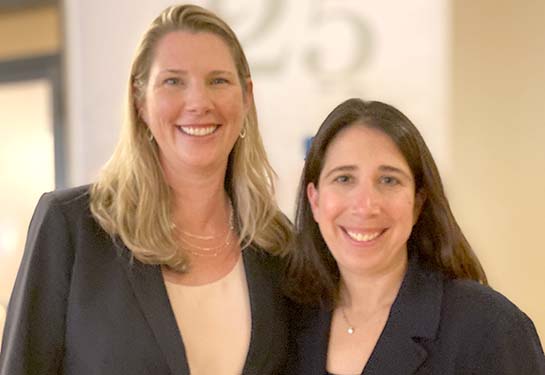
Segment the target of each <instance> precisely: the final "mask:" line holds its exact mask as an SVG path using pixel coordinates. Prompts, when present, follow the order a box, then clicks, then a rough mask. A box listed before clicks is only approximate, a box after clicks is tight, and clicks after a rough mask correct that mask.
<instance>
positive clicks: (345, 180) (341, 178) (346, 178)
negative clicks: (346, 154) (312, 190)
mask: <svg viewBox="0 0 545 375" xmlns="http://www.w3.org/2000/svg"><path fill="white" fill-rule="evenodd" d="M334 181H335V182H338V183H341V184H346V183H348V182H350V181H352V177H350V176H346V175H342V176H337V177H335V180H334Z"/></svg>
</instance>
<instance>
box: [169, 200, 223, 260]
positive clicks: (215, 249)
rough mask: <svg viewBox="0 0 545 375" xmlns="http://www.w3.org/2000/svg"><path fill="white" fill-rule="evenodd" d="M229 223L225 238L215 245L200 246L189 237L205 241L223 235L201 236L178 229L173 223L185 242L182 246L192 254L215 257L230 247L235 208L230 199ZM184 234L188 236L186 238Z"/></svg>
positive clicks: (180, 238) (181, 239)
mask: <svg viewBox="0 0 545 375" xmlns="http://www.w3.org/2000/svg"><path fill="white" fill-rule="evenodd" d="M229 211H230V212H229V225H228V228H227V232H226V233H225V234H224V236H225V238H224V240H223V241H222V242H221V243H220V244H219V245H215V246H200V245H197V244H195V243H192V242H191V241H190V240H189V238H195V239H200V240H203V241H212V240H216V239H217V238H219V237H222V236H201V235H198V234H194V233H190V232H186V231H183V230H181V229H177V228H176V225H175V224H173V229H175V230H176V229H177V232H178V233H179V236H178V239H179V240H180V241H181V242H183V246H182V248H183V249H184V250H186V251H189V252H190V253H191V254H193V255H195V256H201V257H206V256H209V257H215V256H217V255H218V254H220V253H221V252H222V251H223V250H224V249H226V248H227V247H229V246H230V245H231V234H232V232H233V231H234V212H233V211H234V210H233V205H232V204H231V201H229ZM184 236H185V237H186V238H184Z"/></svg>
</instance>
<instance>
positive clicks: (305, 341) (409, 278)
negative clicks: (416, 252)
mask: <svg viewBox="0 0 545 375" xmlns="http://www.w3.org/2000/svg"><path fill="white" fill-rule="evenodd" d="M442 295H443V278H442V276H441V275H440V274H439V273H437V272H434V271H430V270H428V269H426V268H425V267H424V266H423V265H422V264H421V263H420V262H419V260H418V258H417V257H416V256H413V257H412V258H411V259H410V261H409V267H408V269H407V273H406V274H405V277H404V279H403V282H402V284H401V288H400V289H399V292H398V295H397V297H396V299H395V301H394V304H393V305H392V308H391V309H390V315H389V317H388V321H387V322H386V326H385V327H384V330H383V331H382V334H381V335H380V337H379V340H378V342H377V345H376V346H375V349H374V350H373V353H372V354H371V357H370V358H369V361H368V362H367V364H366V366H365V369H364V370H365V372H364V373H365V375H379V374H380V375H382V374H396V375H405V374H414V373H415V372H416V370H417V369H418V368H419V367H420V366H421V365H422V363H423V362H424V361H425V359H426V358H427V355H428V354H427V351H426V349H425V347H424V346H423V345H421V344H420V340H422V339H424V340H425V339H433V338H435V337H436V335H437V331H438V328H439V319H440V309H441V299H442ZM300 319H301V326H302V328H301V330H300V332H301V335H300V336H299V337H298V339H297V340H298V343H297V345H298V347H299V350H300V352H299V355H300V356H301V359H302V362H304V363H305V364H304V366H305V373H309V374H323V373H324V372H325V368H326V358H327V349H328V343H329V331H330V327H331V311H327V310H324V309H321V310H310V313H309V316H308V317H306V316H301V317H300Z"/></svg>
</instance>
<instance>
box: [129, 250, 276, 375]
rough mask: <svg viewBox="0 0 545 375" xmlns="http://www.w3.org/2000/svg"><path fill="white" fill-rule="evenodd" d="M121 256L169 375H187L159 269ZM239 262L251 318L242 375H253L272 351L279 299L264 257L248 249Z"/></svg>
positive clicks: (175, 325) (184, 355)
mask: <svg viewBox="0 0 545 375" xmlns="http://www.w3.org/2000/svg"><path fill="white" fill-rule="evenodd" d="M121 253H122V254H121V259H122V263H124V268H125V271H126V274H127V277H128V279H129V281H130V284H131V285H132V289H133V291H134V294H135V295H136V299H137V300H138V303H139V305H140V308H141V309H142V311H143V313H144V316H145V317H146V320H147V321H148V324H149V326H150V327H151V329H152V331H153V333H154V335H155V338H156V340H157V343H158V344H159V347H160V348H161V350H162V352H163V354H164V356H165V359H166V362H167V364H168V366H169V367H170V369H171V372H172V373H173V374H180V375H186V374H187V375H189V365H188V361H187V357H186V353H185V347H184V344H183V339H182V337H181V334H180V331H179V329H178V325H177V323H176V318H175V316H174V312H173V311H172V307H171V305H170V302H169V298H168V294H167V291H166V288H165V284H164V281H163V276H162V273H161V268H160V267H159V266H154V265H146V264H142V263H141V262H139V261H138V260H136V259H133V258H132V256H131V252H130V250H129V249H127V248H126V247H125V246H124V249H123V250H122V251H121ZM242 258H243V262H244V266H245V271H246V280H247V284H248V293H249V299H250V308H251V317H252V330H251V337H250V346H249V348H248V355H247V358H246V362H245V365H244V371H243V372H244V374H253V372H252V371H254V370H255V369H259V368H261V367H262V366H263V364H262V363H261V362H260V361H263V360H266V358H267V356H264V355H263V353H266V352H267V351H268V350H269V348H270V347H271V341H272V337H273V335H271V334H269V333H268V331H269V330H270V327H271V324H274V322H275V319H276V318H277V315H276V312H275V310H274V309H273V308H272V307H271V306H273V307H274V306H279V305H280V304H279V303H278V301H276V300H275V299H277V298H281V297H280V296H277V294H278V292H277V291H275V289H274V286H273V285H272V283H271V282H270V279H271V277H273V275H269V273H270V272H272V270H270V267H265V266H264V265H263V264H262V263H263V262H264V261H265V260H264V259H265V256H264V255H263V254H260V253H259V251H258V250H256V249H253V248H247V249H245V250H244V251H243V252H242ZM256 374H257V373H256Z"/></svg>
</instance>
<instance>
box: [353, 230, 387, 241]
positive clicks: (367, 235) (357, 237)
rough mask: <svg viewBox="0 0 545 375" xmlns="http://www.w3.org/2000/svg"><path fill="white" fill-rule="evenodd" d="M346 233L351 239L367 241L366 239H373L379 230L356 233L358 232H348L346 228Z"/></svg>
mask: <svg viewBox="0 0 545 375" xmlns="http://www.w3.org/2000/svg"><path fill="white" fill-rule="evenodd" d="M346 233H348V235H349V236H350V238H352V239H353V240H356V241H359V242H368V241H371V240H374V239H375V238H377V237H378V236H379V234H380V232H375V233H358V232H350V231H348V230H347V231H346Z"/></svg>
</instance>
